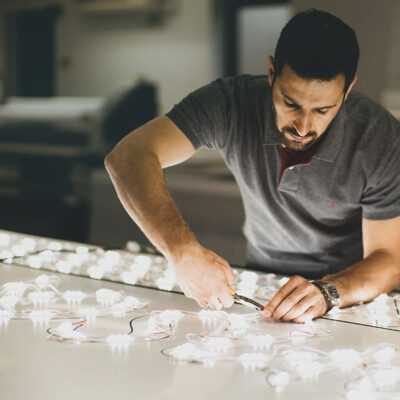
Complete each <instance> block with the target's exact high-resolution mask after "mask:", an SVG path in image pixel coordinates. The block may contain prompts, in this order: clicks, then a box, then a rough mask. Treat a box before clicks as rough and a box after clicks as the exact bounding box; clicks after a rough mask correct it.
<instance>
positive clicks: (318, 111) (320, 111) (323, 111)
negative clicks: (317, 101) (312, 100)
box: [317, 110, 328, 115]
mask: <svg viewBox="0 0 400 400" xmlns="http://www.w3.org/2000/svg"><path fill="white" fill-rule="evenodd" d="M327 112H328V110H317V113H318V114H321V115H325V114H326V113H327Z"/></svg>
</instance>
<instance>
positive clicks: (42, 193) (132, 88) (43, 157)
mask: <svg viewBox="0 0 400 400" xmlns="http://www.w3.org/2000/svg"><path fill="white" fill-rule="evenodd" d="M156 114H157V104H156V87H155V85H154V84H152V83H149V82H146V81H139V82H136V83H134V84H131V85H127V86H125V87H123V88H121V89H120V90H118V91H117V92H115V93H114V94H113V95H112V96H110V97H108V98H101V97H77V98H75V97H10V98H8V99H7V101H6V102H5V103H4V104H2V105H0V221H1V226H2V228H4V229H11V230H16V231H21V232H27V233H32V234H41V235H45V234H46V235H49V236H52V237H57V238H65V239H71V240H85V239H87V234H88V228H89V217H90V198H91V185H90V174H91V172H92V169H93V168H101V167H102V165H103V158H104V155H105V154H106V152H107V151H108V150H109V149H110V148H112V147H113V146H114V145H115V144H116V143H117V142H118V141H119V140H120V139H121V138H122V137H123V136H125V135H126V134H127V133H129V132H130V131H132V130H133V129H135V128H137V127H138V126H140V125H142V124H144V123H145V122H147V121H148V120H150V119H152V118H154V117H155V116H156Z"/></svg>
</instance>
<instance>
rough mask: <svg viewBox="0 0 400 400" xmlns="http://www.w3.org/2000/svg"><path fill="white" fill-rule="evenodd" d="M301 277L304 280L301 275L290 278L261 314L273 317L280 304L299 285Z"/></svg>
mask: <svg viewBox="0 0 400 400" xmlns="http://www.w3.org/2000/svg"><path fill="white" fill-rule="evenodd" d="M299 278H300V279H301V280H303V278H301V277H300V276H293V277H292V278H290V279H289V280H288V281H287V282H286V283H285V284H284V285H283V286H282V287H281V288H280V289H279V290H278V291H277V292H276V293H275V295H274V297H273V298H272V299H271V300H270V302H269V303H268V304H267V305H266V306H265V307H264V309H263V310H262V312H261V314H262V315H264V316H265V317H267V318H269V317H271V316H272V315H273V314H274V312H275V310H276V308H277V307H278V306H279V304H280V303H281V302H282V301H283V300H284V299H285V298H286V297H287V296H289V295H290V294H291V293H292V292H293V290H294V289H295V288H296V287H297V285H299Z"/></svg>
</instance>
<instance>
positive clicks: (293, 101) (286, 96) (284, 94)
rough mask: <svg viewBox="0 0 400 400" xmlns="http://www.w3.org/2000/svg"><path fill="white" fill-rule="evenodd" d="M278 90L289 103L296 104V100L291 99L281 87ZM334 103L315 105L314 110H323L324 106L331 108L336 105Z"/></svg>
mask: <svg viewBox="0 0 400 400" xmlns="http://www.w3.org/2000/svg"><path fill="white" fill-rule="evenodd" d="M280 92H281V94H282V96H283V97H285V98H286V99H287V100H289V101H290V102H291V103H293V104H296V105H298V103H297V101H295V100H293V99H292V98H291V97H290V96H289V95H287V94H286V93H285V92H284V91H283V90H282V89H280ZM336 105H337V104H330V105H329V106H323V107H317V108H316V110H324V109H326V108H333V107H336Z"/></svg>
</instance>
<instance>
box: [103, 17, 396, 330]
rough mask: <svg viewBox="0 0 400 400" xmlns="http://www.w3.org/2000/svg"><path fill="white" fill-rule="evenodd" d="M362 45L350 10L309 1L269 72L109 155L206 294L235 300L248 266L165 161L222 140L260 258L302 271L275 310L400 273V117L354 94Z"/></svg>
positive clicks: (283, 269)
mask: <svg viewBox="0 0 400 400" xmlns="http://www.w3.org/2000/svg"><path fill="white" fill-rule="evenodd" d="M358 54H359V51H358V44H357V39H356V36H355V33H354V31H353V30H352V29H351V28H349V27H348V26H347V25H346V24H344V23H343V22H342V21H341V20H340V19H338V18H336V17H334V16H333V15H331V14H329V13H325V12H322V11H318V10H309V11H306V12H302V13H299V14H297V15H296V16H294V17H293V18H292V20H291V21H289V23H288V24H287V25H286V26H285V27H284V29H283V30H282V32H281V36H280V38H279V41H278V44H277V47H276V51H275V55H274V58H272V57H271V56H270V57H269V64H268V77H265V76H240V77H236V78H227V79H222V80H217V81H215V82H213V83H211V84H210V85H207V86H205V87H203V88H201V89H199V90H197V91H195V92H193V93H191V94H190V95H189V96H187V97H186V98H185V99H184V100H183V101H182V102H181V103H179V104H178V105H176V106H175V107H174V108H173V109H172V110H171V111H170V112H169V113H168V114H167V115H166V116H162V117H159V118H156V119H154V120H152V121H150V122H149V123H147V124H146V125H144V126H143V127H141V128H139V129H137V130H136V131H134V132H132V133H131V134H129V135H128V136H127V137H125V138H124V139H123V140H122V141H121V142H120V143H119V144H118V145H117V146H116V148H115V149H114V150H113V151H112V152H111V153H110V154H109V155H108V157H107V159H106V163H105V164H106V168H107V170H108V172H109V174H110V176H111V179H112V181H113V183H114V185H115V188H116V191H117V194H118V196H119V198H120V200H121V202H122V203H123V205H124V207H125V209H126V210H127V212H128V213H129V215H130V216H131V217H132V219H133V220H134V221H135V222H136V223H137V224H138V225H139V227H140V228H141V229H142V230H143V232H145V234H146V235H147V236H148V237H149V238H150V240H151V241H152V243H153V244H154V245H155V246H156V247H157V248H158V249H159V250H160V251H161V252H162V253H163V254H164V255H165V256H166V257H167V259H168V260H169V261H170V262H171V263H172V265H173V268H174V271H175V274H176V278H177V282H178V284H179V285H180V287H181V289H182V291H183V292H184V293H185V295H186V296H188V297H190V298H193V299H195V300H196V301H197V302H198V303H199V304H200V305H201V306H202V307H206V306H210V307H212V308H213V309H219V308H221V307H229V306H231V305H232V302H233V299H232V296H231V295H230V292H229V285H231V284H232V283H233V282H234V280H235V277H234V274H233V273H232V270H231V268H230V266H229V264H228V262H227V261H226V260H224V259H223V258H221V257H220V256H218V255H217V254H215V253H214V252H212V251H211V250H208V249H205V248H204V247H202V246H201V245H200V244H199V243H198V242H197V241H196V239H195V237H194V235H193V234H192V233H191V231H190V230H189V229H188V227H187V226H186V224H185V223H184V221H183V219H182V218H181V216H180V215H179V213H178V211H177V209H176V208H175V206H174V203H173V201H172V199H171V197H170V195H169V193H168V189H167V187H166V184H165V181H164V179H163V174H162V168H165V167H168V166H171V165H174V164H178V163H180V162H182V161H184V160H186V159H188V158H189V157H190V156H192V155H193V154H194V152H195V151H196V150H197V149H198V148H200V147H203V146H205V147H208V148H213V149H217V150H218V151H220V152H221V154H222V155H223V157H224V159H225V161H226V163H227V165H228V167H229V168H230V169H231V171H232V173H233V175H234V176H235V178H236V180H237V183H238V185H239V188H240V190H241V194H242V197H243V203H244V207H245V213H246V222H245V226H244V232H245V235H246V238H247V241H248V252H247V265H248V266H251V267H254V268H258V269H260V270H265V271H272V272H276V273H281V274H289V275H294V276H292V277H291V279H290V280H289V281H288V282H287V283H286V284H285V285H284V286H282V288H281V289H280V290H279V291H278V292H277V293H276V294H275V296H274V297H273V299H272V300H271V301H270V302H269V303H268V304H267V305H266V306H265V308H264V310H263V314H264V316H265V317H267V318H269V319H271V320H273V321H276V320H284V321H294V322H304V321H306V320H308V319H310V318H315V317H318V316H320V315H323V314H324V313H325V312H326V311H327V310H328V309H329V308H331V307H332V306H335V305H337V306H339V307H345V306H349V305H351V304H357V303H361V302H365V301H369V300H372V299H373V298H375V297H376V296H377V295H379V294H381V293H385V292H389V291H391V290H392V289H393V288H395V287H396V286H397V285H398V284H399V283H400V153H399V149H400V124H399V123H398V121H396V120H395V119H394V118H393V117H392V116H391V115H390V114H389V113H388V112H386V111H385V110H384V109H382V108H381V107H380V106H378V105H377V104H375V103H373V102H372V101H370V100H368V99H366V98H365V97H363V96H361V95H359V94H350V91H351V89H352V87H353V85H354V83H355V82H356V76H355V73H356V68H357V62H358ZM306 278H318V279H320V281H316V282H310V281H309V280H307V279H306Z"/></svg>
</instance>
